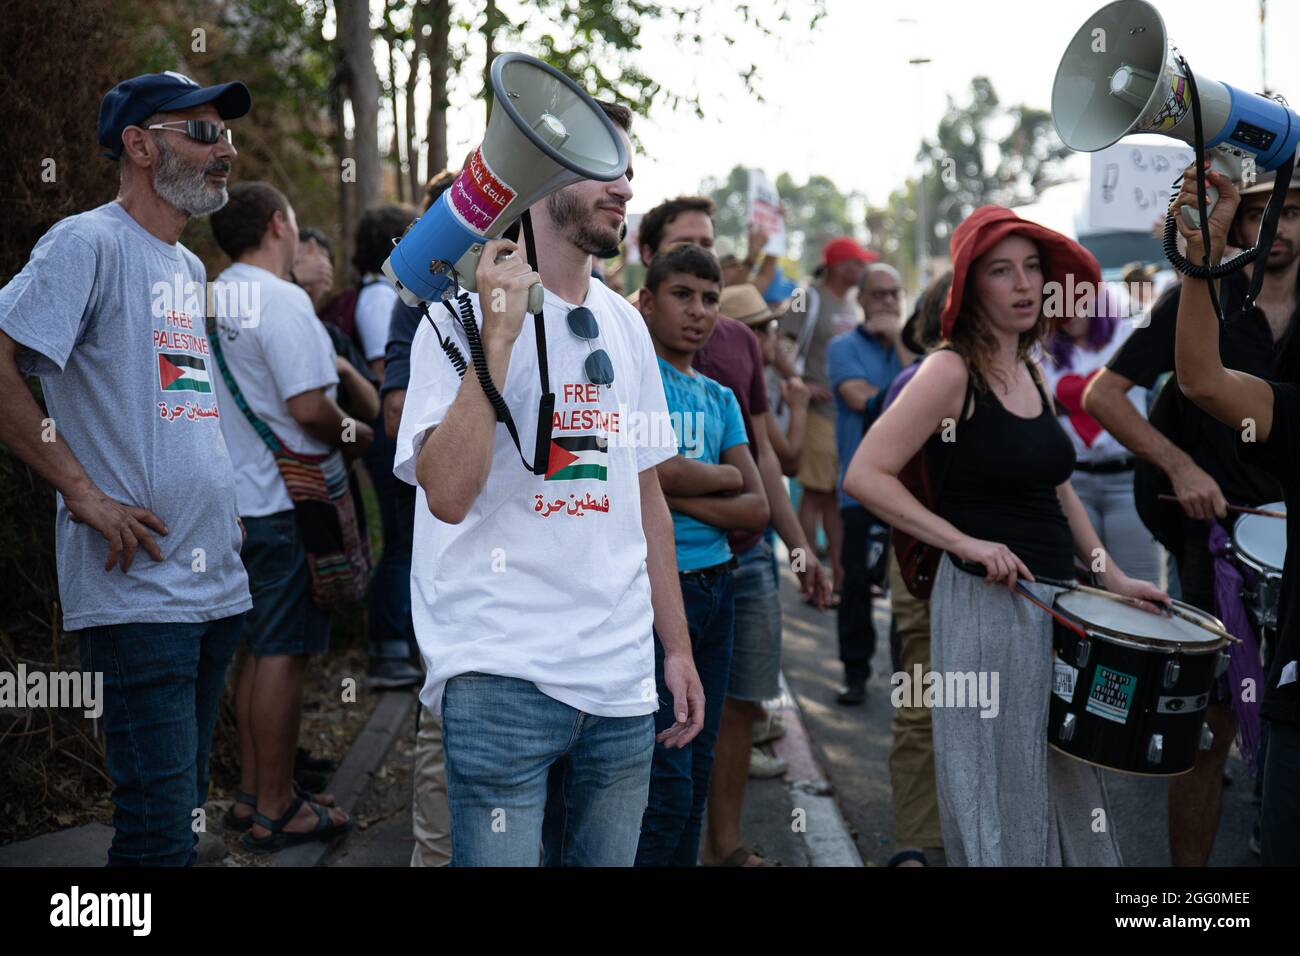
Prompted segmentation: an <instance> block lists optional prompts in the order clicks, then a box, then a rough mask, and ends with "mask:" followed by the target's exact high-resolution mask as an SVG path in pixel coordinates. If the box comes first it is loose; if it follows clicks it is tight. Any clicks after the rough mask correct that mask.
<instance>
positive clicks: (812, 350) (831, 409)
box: [781, 283, 860, 419]
mask: <svg viewBox="0 0 1300 956" xmlns="http://www.w3.org/2000/svg"><path fill="white" fill-rule="evenodd" d="M814 288H815V289H816V291H817V306H816V307H817V315H816V316H815V317H814V316H809V315H808V313H807V312H806V311H805V310H804V309H806V308H807V307H809V306H811V303H812V298H813V297H812V296H811V295H809V296H807V297H806V298H805V299H804V300H803V301H804V303H805V307H804V309H800V310H798V311H796V310H795V307H794V305H791V306H790V309H789V311H787V312H786V314H785V315H783V316H782V317H781V332H782V334H784V335H788V336H790V337H792V338H794V339H795V340H796V341H797V340H799V339H800V338H801V333H802V331H803V328H804V323H805V322H807V321H815V322H816V323H817V324H816V326H815V327H814V328H813V331H812V337H811V338H810V339H809V340H808V346H807V349H806V350H805V352H804V356H805V358H804V371H803V376H802V377H803V380H804V381H805V382H815V383H817V384H818V385H825V386H826V387H827V388H830V387H831V380H830V375H829V374H828V372H827V367H826V350H827V348H828V347H829V346H830V342H831V339H833V338H835V336H837V335H839V334H840V333H841V332H844V331H846V330H848V329H851V328H853V327H854V326H855V325H857V323H858V322H859V321H860V316H859V315H858V313H857V310H856V308H855V306H854V302H853V299H852V296H850V297H849V298H846V299H841V298H838V297H837V296H834V295H831V293H829V292H827V291H826V287H825V286H824V285H822V284H821V283H817V284H816V285H815V286H814ZM795 301H796V303H797V302H798V301H799V300H798V299H796V300H795ZM808 408H809V410H810V411H811V412H813V414H815V415H820V416H822V417H823V418H830V419H834V418H835V401H834V399H832V400H831V401H829V402H813V403H811V404H810V405H809V406H808Z"/></svg>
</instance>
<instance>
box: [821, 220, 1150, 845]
mask: <svg viewBox="0 0 1300 956" xmlns="http://www.w3.org/2000/svg"><path fill="white" fill-rule="evenodd" d="M951 256H952V263H953V282H952V288H951V290H950V291H949V293H948V301H947V304H946V306H945V308H944V312H943V315H942V318H941V324H942V335H943V340H942V341H941V342H940V343H939V345H938V346H937V347H936V348H935V349H934V350H932V351H931V353H930V354H929V355H928V356H927V357H926V359H925V361H924V362H923V363H922V365H921V367H920V369H919V370H918V371H917V373H916V375H915V377H914V378H913V379H912V381H910V382H909V383H908V384H907V386H906V387H904V389H903V391H902V392H901V393H900V394H899V395H898V397H897V398H896V399H895V401H894V403H893V404H892V405H891V406H890V407H889V409H888V410H887V411H886V412H885V413H884V414H883V415H882V416H881V417H880V418H879V419H878V420H877V421H876V423H875V424H874V425H873V426H872V428H871V430H870V431H869V432H868V433H867V435H866V437H865V438H864V439H863V441H862V444H861V445H860V446H859V448H858V451H857V454H856V455H855V456H854V458H853V461H852V463H851V464H850V465H849V469H848V474H847V476H846V477H845V479H844V487H845V490H846V491H848V493H849V494H851V495H853V496H854V497H855V498H857V499H858V500H860V501H861V502H862V503H863V504H864V505H866V506H867V508H869V509H870V510H871V511H873V512H874V513H876V514H878V515H880V516H881V518H882V519H883V520H885V521H887V522H888V523H889V524H890V525H891V526H892V527H894V528H897V529H899V530H900V531H902V532H904V533H906V534H909V535H911V536H913V537H914V538H916V539H917V540H919V541H923V542H925V543H926V544H929V545H931V546H933V547H935V548H939V549H942V551H943V555H942V558H941V559H940V561H939V565H938V571H937V573H936V574H935V577H934V581H933V589H932V591H931V594H930V615H931V631H932V638H931V665H930V666H931V669H932V671H934V672H936V673H937V674H939V675H946V674H953V673H966V672H974V673H975V674H976V676H977V679H978V681H979V683H980V687H981V688H984V689H985V691H987V693H984V692H982V693H981V694H980V701H979V704H978V706H972V702H969V701H947V700H943V699H940V700H939V701H938V702H937V703H938V706H935V708H934V711H933V723H934V750H935V779H936V784H937V789H938V794H939V818H940V824H941V827H942V830H943V842H944V850H945V852H946V854H947V857H948V862H949V863H950V864H953V865H958V866H961V865H976V866H979V865H993V866H999V865H1002V866H1062V865H1064V866H1075V865H1081V866H1117V865H1119V864H1120V855H1119V846H1118V844H1117V843H1116V841H1115V836H1114V832H1113V826H1112V825H1111V824H1112V821H1111V819H1110V815H1109V812H1107V813H1106V817H1105V820H1104V823H1105V825H1104V826H1101V827H1098V826H1097V820H1098V816H1097V814H1096V810H1097V809H1099V808H1100V809H1102V810H1106V809H1107V802H1106V792H1105V787H1104V785H1103V783H1102V777H1101V774H1100V771H1098V770H1097V768H1095V767H1092V766H1090V765H1088V764H1085V763H1083V762H1081V761H1078V760H1074V759H1073V758H1070V757H1066V756H1064V755H1062V754H1060V753H1058V752H1057V751H1055V750H1051V749H1050V748H1049V747H1048V744H1047V712H1048V697H1049V695H1050V694H1051V690H1052V623H1053V622H1052V618H1051V617H1050V616H1049V615H1048V614H1046V613H1044V612H1043V611H1042V610H1041V609H1040V608H1038V607H1035V606H1034V605H1033V604H1032V603H1031V602H1029V601H1027V600H1025V599H1024V598H1023V597H1022V596H1020V595H1018V594H1017V593H1015V591H1014V590H1013V589H1014V588H1015V587H1016V585H1017V584H1018V583H1020V584H1023V586H1024V587H1025V588H1027V589H1028V590H1029V591H1030V592H1032V594H1033V595H1034V596H1035V597H1036V598H1037V599H1038V600H1040V601H1042V602H1044V603H1046V604H1048V605H1050V604H1051V603H1052V600H1053V598H1054V597H1055V596H1056V594H1057V593H1059V592H1060V591H1061V590H1062V588H1063V586H1064V585H1065V583H1067V582H1069V581H1071V580H1072V579H1073V578H1074V576H1075V558H1076V557H1077V558H1078V559H1079V560H1080V561H1081V562H1082V563H1083V565H1084V567H1088V568H1091V569H1094V570H1096V571H1097V572H1098V573H1099V576H1100V578H1101V581H1102V583H1103V584H1104V585H1105V587H1107V588H1108V589H1110V590H1112V591H1115V592H1117V593H1119V594H1123V595H1128V596H1131V597H1137V598H1141V599H1144V600H1146V601H1151V602H1159V603H1167V602H1168V600H1169V598H1168V596H1167V595H1166V594H1164V592H1162V591H1160V590H1159V589H1157V588H1156V587H1154V586H1153V585H1151V584H1148V583H1147V582H1145V581H1137V580H1134V579H1133V578H1130V577H1128V576H1127V575H1126V574H1125V573H1124V572H1123V570H1122V569H1121V568H1119V567H1118V566H1117V565H1116V564H1115V562H1114V561H1112V560H1110V557H1109V555H1107V554H1106V552H1105V549H1104V548H1103V547H1102V544H1101V541H1100V540H1099V539H1098V537H1097V533H1096V531H1095V530H1094V529H1093V527H1092V524H1091V523H1090V522H1089V520H1088V516H1087V514H1086V512H1085V511H1084V508H1083V505H1082V504H1081V503H1080V502H1079V499H1078V496H1077V495H1076V494H1075V493H1074V490H1073V488H1071V487H1070V481H1069V479H1070V473H1071V471H1073V469H1074V447H1073V445H1072V444H1071V442H1070V439H1069V437H1068V436H1067V435H1066V434H1065V432H1064V430H1063V429H1062V428H1061V425H1060V423H1059V422H1058V420H1057V418H1056V414H1055V410H1054V408H1053V406H1052V403H1051V401H1050V400H1049V399H1048V396H1047V394H1046V392H1045V390H1044V388H1043V385H1042V382H1043V376H1042V370H1041V369H1040V368H1039V367H1038V364H1037V361H1036V360H1035V358H1034V356H1035V354H1036V353H1037V351H1038V348H1039V346H1040V343H1041V342H1042V340H1043V338H1044V336H1045V335H1046V334H1047V332H1048V331H1049V330H1050V329H1051V328H1052V327H1053V325H1054V324H1055V323H1056V322H1057V321H1058V320H1059V319H1063V318H1065V317H1068V316H1070V315H1073V314H1074V311H1075V309H1076V308H1082V309H1088V308H1090V300H1091V299H1092V297H1093V296H1094V295H1095V294H1096V293H1097V291H1098V290H1099V288H1100V282H1101V274H1100V270H1099V268H1098V266H1097V260H1096V259H1094V258H1093V256H1092V255H1091V254H1090V253H1089V252H1088V251H1087V250H1086V249H1084V248H1083V247H1082V246H1080V245H1079V244H1078V243H1076V242H1074V241H1073V240H1071V239H1068V238H1067V237H1065V236H1063V235H1061V234H1060V233H1057V232H1053V231H1052V230H1050V229H1046V228H1044V227H1043V226H1040V225H1037V224H1036V223H1032V222H1028V221H1026V220H1024V219H1021V218H1020V217H1019V216H1017V215H1016V214H1015V213H1014V212H1012V211H1011V210H1009V209H1004V208H1002V207H1001V206H984V207H982V208H980V209H978V210H976V211H975V212H974V213H973V214H972V215H971V216H970V217H968V218H967V219H966V220H965V221H964V222H962V223H961V225H959V226H958V227H957V229H956V230H955V231H954V232H953V236H952V243H951ZM1057 313H1063V314H1060V315H1058V314H1057ZM922 449H924V454H925V455H926V456H927V460H928V465H929V470H930V474H931V476H933V478H934V481H935V484H936V486H937V488H938V492H937V497H938V512H937V513H936V512H935V511H931V510H930V509H929V508H928V507H926V505H925V504H923V503H922V502H921V501H919V500H918V499H917V498H916V497H915V496H914V495H913V494H912V492H911V491H909V490H908V488H907V487H905V486H904V485H903V483H902V482H901V481H900V480H899V478H898V475H899V473H900V472H901V471H902V470H903V468H904V466H906V465H907V464H908V463H909V461H910V460H911V459H912V458H913V456H915V455H917V454H918V453H921V452H922ZM1049 581H1057V582H1060V584H1059V585H1058V584H1052V583H1048V582H1049ZM997 585H1003V586H1002V587H999V586H997ZM941 686H952V685H951V683H950V682H948V681H946V680H944V681H941ZM944 704H946V705H947V706H943V705H944Z"/></svg>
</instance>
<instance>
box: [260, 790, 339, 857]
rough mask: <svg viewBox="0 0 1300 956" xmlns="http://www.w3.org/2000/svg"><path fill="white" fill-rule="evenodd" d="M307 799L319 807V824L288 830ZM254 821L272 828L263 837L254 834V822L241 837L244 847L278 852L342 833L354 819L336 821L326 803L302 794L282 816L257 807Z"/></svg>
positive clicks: (312, 806)
mask: <svg viewBox="0 0 1300 956" xmlns="http://www.w3.org/2000/svg"><path fill="white" fill-rule="evenodd" d="M304 803H306V804H307V806H309V807H311V808H312V809H313V810H315V811H316V826H315V827H314V828H313V829H311V830H308V831H307V832H306V833H293V832H287V831H286V830H285V829H284V827H285V824H287V823H288V822H289V821H290V820H292V819H293V818H294V817H295V816H297V815H298V810H299V808H301V807H302V805H303V804H304ZM253 822H254V823H256V824H257V825H258V826H260V827H265V828H266V829H268V830H270V831H271V832H270V835H268V836H265V837H260V838H259V837H255V836H253V834H252V830H251V826H250V830H249V832H248V833H245V834H244V835H243V836H242V837H241V838H240V840H239V842H240V844H241V845H242V846H243V847H244V849H245V850H249V851H250V852H253V853H276V852H278V851H280V850H283V849H284V848H286V847H291V846H297V845H298V844H300V843H310V842H311V841H313V840H333V839H334V838H335V837H336V836H338V835H339V834H340V833H346V832H347V831H348V830H351V829H352V821H351V820H348V821H347V822H345V823H335V822H334V821H333V820H331V819H330V815H329V811H327V810H326V809H325V808H324V807H322V806H321V805H320V804H318V803H309V802H307V801H306V800H304V799H303V798H302V797H294V798H293V802H292V803H290V804H289V809H288V810H286V811H284V815H283V816H282V817H280V818H279V819H278V820H272V819H270V818H269V817H264V816H262V814H260V813H257V812H256V811H254V813H253Z"/></svg>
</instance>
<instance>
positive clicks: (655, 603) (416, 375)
mask: <svg viewBox="0 0 1300 956" xmlns="http://www.w3.org/2000/svg"><path fill="white" fill-rule="evenodd" d="M497 102H498V104H499V103H500V102H501V98H500V97H498V100H497ZM588 102H590V101H588ZM600 109H601V110H603V111H604V114H605V115H607V116H609V117H611V118H612V119H613V121H614V122H615V123H616V124H617V125H618V127H619V128H618V130H617V136H618V137H619V138H620V139H621V141H622V143H621V149H622V150H624V151H625V155H626V154H628V153H630V145H629V141H628V137H627V128H628V124H629V121H630V113H628V111H627V110H626V109H624V108H621V107H615V106H609V105H606V104H600ZM576 112H579V111H576V110H571V111H569V112H567V113H565V114H564V124H565V125H566V126H572V125H574V124H576V123H577V122H578V121H580V120H582V119H583V117H581V116H576V115H575V113H576ZM541 122H542V121H541V120H538V123H539V124H540V123H541ZM524 149H526V145H525V146H522V147H520V148H519V149H518V150H516V155H515V156H513V157H512V158H511V161H512V162H514V163H515V164H516V167H517V166H518V164H519V163H520V159H519V156H518V153H520V152H523V150H524ZM486 152H487V150H484V154H485V155H484V157H483V165H484V168H487V167H488V166H489V163H490V161H491V160H490V159H489V157H487V156H486ZM542 152H544V151H542ZM542 152H539V153H538V154H537V160H538V162H539V163H540V162H544V161H545V157H544V156H543V155H542ZM547 155H550V154H549V153H548V154H547ZM471 165H472V164H471ZM487 171H488V173H489V174H492V170H491V169H490V168H488V170H487ZM470 175H474V173H472V172H471V173H470ZM631 175H632V173H631V169H630V168H627V169H625V170H623V171H622V172H620V173H618V175H617V177H616V178H608V177H607V181H598V180H594V179H585V180H582V181H579V182H577V183H574V184H572V185H569V186H566V187H565V188H562V189H560V190H559V191H556V192H552V193H550V194H549V195H546V196H545V198H544V199H541V200H536V201H534V202H533V203H532V205H531V207H530V209H529V213H530V215H531V232H532V235H533V238H534V240H535V241H534V243H533V244H532V245H533V248H532V255H533V257H535V261H536V263H537V269H536V271H534V270H533V269H531V268H530V266H529V264H528V263H527V262H526V261H525V259H524V255H525V249H524V248H523V246H521V245H516V244H515V243H514V242H511V241H508V240H504V239H497V240H492V241H486V242H484V243H483V249H482V255H481V258H480V260H479V263H478V266H477V268H476V270H475V274H474V277H473V279H474V282H475V285H476V287H477V289H478V290H479V291H478V294H477V295H475V296H473V297H472V298H469V297H465V298H464V299H463V300H462V302H461V305H460V310H461V314H460V319H461V321H460V322H459V323H449V322H448V320H447V318H446V315H445V313H443V314H439V315H438V318H437V321H438V322H439V323H441V326H440V327H437V328H436V327H435V326H434V324H433V322H432V321H430V322H425V323H424V324H423V325H422V326H421V328H420V330H419V332H418V333H417V334H416V337H415V340H414V343H413V345H412V353H411V380H410V386H409V388H408V390H407V394H406V399H405V404H404V407H403V411H402V421H401V426H400V428H399V432H398V440H397V445H398V450H397V457H396V462H395V471H396V473H397V475H398V477H400V478H403V479H404V480H406V481H408V482H411V483H413V484H418V486H419V492H418V493H417V506H416V525H415V536H414V539H415V545H414V551H413V560H412V575H411V585H412V611H413V616H414V620H415V629H416V635H417V637H418V639H419V642H420V648H421V652H422V654H423V656H424V658H425V661H426V663H427V664H428V675H427V678H426V683H425V688H424V692H423V694H422V695H421V696H422V699H423V701H424V703H425V704H426V705H427V706H428V707H429V708H430V709H431V710H432V711H433V712H434V713H435V714H437V713H440V714H441V717H442V721H443V736H444V748H445V754H446V766H447V797H448V801H449V804H450V807H451V821H452V822H451V841H452V862H453V864H455V865H457V866H487V865H515V866H533V865H536V864H537V863H538V862H539V853H538V847H539V844H542V845H544V850H545V862H546V863H548V864H566V865H599V866H620V865H631V864H632V862H633V860H634V858H635V855H636V848H637V841H638V837H639V835H640V829H641V820H642V815H643V813H644V811H645V807H646V801H647V793H648V788H649V781H650V762H651V755H652V751H653V747H654V743H655V740H656V739H658V740H659V741H660V742H662V743H665V744H667V745H668V746H673V747H684V746H686V745H687V744H688V743H690V741H691V740H692V739H693V738H694V737H695V736H696V735H697V734H698V733H699V731H700V728H701V725H702V723H703V709H704V694H703V690H702V688H701V685H700V680H699V677H698V676H697V674H696V670H695V665H694V662H693V661H692V658H691V647H690V641H689V637H688V634H687V629H686V618H685V614H684V611H683V607H682V598H681V592H680V589H679V587H678V581H677V567H676V559H675V555H674V537H673V525H672V519H671V517H670V515H669V511H668V507H667V504H666V503H665V500H664V497H663V493H662V491H661V489H660V486H659V480H658V477H657V474H656V472H655V466H656V465H657V464H659V463H660V462H662V461H665V460H667V459H668V458H671V457H672V456H673V455H675V454H676V452H677V441H676V437H675V434H674V433H673V430H672V427H671V425H668V424H667V422H668V413H667V404H666V401H665V398H664V390H663V385H662V383H661V381H660V378H659V368H658V362H657V359H656V357H655V352H654V348H653V345H652V344H651V341H650V336H649V332H648V331H647V330H646V327H645V323H644V322H643V321H642V320H641V317H640V315H638V314H637V312H636V311H635V310H634V309H633V308H632V307H631V306H629V305H628V304H627V303H626V302H625V301H624V300H623V299H622V298H621V297H619V296H618V295H616V294H614V293H613V292H611V291H610V290H609V289H607V288H606V287H605V286H604V285H603V284H602V283H601V282H600V281H599V280H597V279H593V278H592V275H591V265H592V258H591V257H592V255H594V254H595V255H598V254H600V253H601V252H602V251H604V250H607V249H609V248H611V247H613V246H615V245H617V243H618V241H619V239H620V238H621V235H622V230H623V223H624V213H625V209H626V205H627V202H628V200H629V199H631V196H632V190H631V187H630V186H629V180H630V178H631ZM466 185H467V188H470V189H472V188H473V184H472V183H467V184H466ZM456 189H457V187H455V186H453V187H452V190H449V194H453V195H452V199H451V202H452V203H453V204H454V203H455V202H456V201H457V200H456V196H455V190H456ZM543 195H545V193H543ZM527 232H528V229H527V228H526V229H525V234H527ZM538 283H541V285H543V286H544V302H543V305H542V309H541V315H542V319H540V320H535V321H534V322H526V321H525V312H526V311H527V310H528V309H529V296H530V289H531V288H532V287H533V286H535V285H537V284H538ZM437 311H438V312H439V313H442V310H441V309H439V310H437ZM467 312H468V313H469V314H468V316H467V315H466V313H467ZM431 319H432V315H431ZM471 323H472V324H473V328H474V329H477V330H479V331H478V334H477V336H474V335H473V333H472V331H470V324H471ZM458 324H459V328H457V327H456V326H457V325H458ZM441 329H446V330H447V333H446V334H447V335H449V336H456V337H458V341H459V342H460V343H461V346H460V347H461V348H462V349H463V348H465V347H466V346H468V350H469V354H470V356H474V355H478V356H479V357H480V359H481V360H482V361H483V362H485V363H486V367H487V371H488V372H489V373H490V383H489V384H490V385H492V386H494V388H495V390H497V391H499V395H500V399H501V401H503V403H504V406H505V408H506V409H509V410H512V411H511V412H510V416H509V417H510V418H511V420H512V422H513V420H515V419H517V420H518V421H519V422H520V423H521V424H522V425H523V427H521V428H519V429H518V437H519V440H520V441H519V446H518V447H517V446H516V445H515V443H514V435H513V434H507V429H503V428H498V427H497V426H498V423H499V420H504V419H501V418H499V416H501V415H502V414H503V412H502V408H501V405H500V404H499V403H496V402H493V401H491V400H490V399H489V397H488V396H489V394H490V393H489V392H488V391H487V390H485V387H484V383H483V381H482V379H481V378H480V376H479V374H478V370H477V369H475V368H470V369H468V370H467V371H466V373H465V374H464V377H463V378H461V377H460V376H459V375H458V370H457V368H456V367H455V365H454V364H453V362H451V361H449V359H448V354H450V353H448V354H444V349H445V348H446V346H444V345H442V344H441V343H440V339H443V335H444V333H443V332H442V331H441ZM539 335H540V336H541V340H540V341H539ZM475 338H477V339H478V342H477V343H475V342H474V339H475ZM443 341H446V339H443ZM539 379H540V380H544V381H547V382H549V388H547V387H546V386H543V387H541V388H539V384H538V383H539ZM547 394H553V396H554V402H555V405H554V410H553V412H552V413H551V414H550V416H549V427H550V429H551V438H550V446H549V456H546V455H541V456H539V455H538V454H537V453H536V448H535V445H536V442H535V441H534V439H533V436H532V434H531V432H532V429H531V428H530V427H528V426H529V425H531V423H532V422H533V421H534V420H535V418H536V416H535V410H537V409H538V408H539V407H541V406H542V401H543V397H544V396H545V395H547ZM537 420H538V421H539V425H540V424H541V422H542V419H540V418H537ZM512 427H513V425H512ZM542 431H543V430H542V429H540V428H539V432H542ZM543 435H544V433H543V434H539V437H541V438H542V439H543V440H545V439H544V437H543ZM543 450H545V449H543ZM516 452H518V454H516ZM528 462H542V463H543V467H537V466H536V465H528ZM652 625H653V628H654V630H653V631H652ZM656 635H657V637H658V639H659V641H660V642H661V644H662V645H663V648H664V658H665V659H664V675H665V684H666V686H667V688H668V691H669V692H670V695H671V700H668V701H665V702H664V703H666V704H670V705H672V707H673V712H674V716H675V718H676V722H675V723H674V724H673V725H672V726H671V727H669V728H668V729H667V730H665V731H664V732H663V733H661V734H659V735H658V737H656V735H655V733H654V716H653V715H654V713H655V711H656V710H657V709H658V708H659V706H660V701H659V699H658V694H657V692H656V685H655V667H654V647H653V640H654V638H655V636H656Z"/></svg>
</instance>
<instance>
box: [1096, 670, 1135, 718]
mask: <svg viewBox="0 0 1300 956" xmlns="http://www.w3.org/2000/svg"><path fill="white" fill-rule="evenodd" d="M1135 690H1137V678H1136V677H1134V676H1133V675H1132V674H1125V673H1124V672H1123V671H1117V670H1114V669H1113V668H1110V667H1102V666H1100V665H1098V667H1097V669H1096V670H1095V671H1094V672H1093V675H1092V686H1091V687H1089V688H1088V703H1087V706H1086V707H1085V708H1084V709H1085V710H1087V711H1088V713H1090V714H1096V715H1097V716H1098V717H1103V718H1105V719H1106V720H1113V721H1114V722H1115V723H1117V724H1123V723H1127V722H1128V712H1129V710H1130V709H1131V708H1132V707H1133V696H1134V691H1135Z"/></svg>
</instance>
